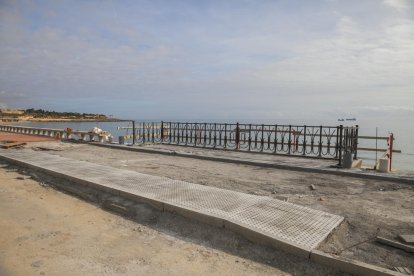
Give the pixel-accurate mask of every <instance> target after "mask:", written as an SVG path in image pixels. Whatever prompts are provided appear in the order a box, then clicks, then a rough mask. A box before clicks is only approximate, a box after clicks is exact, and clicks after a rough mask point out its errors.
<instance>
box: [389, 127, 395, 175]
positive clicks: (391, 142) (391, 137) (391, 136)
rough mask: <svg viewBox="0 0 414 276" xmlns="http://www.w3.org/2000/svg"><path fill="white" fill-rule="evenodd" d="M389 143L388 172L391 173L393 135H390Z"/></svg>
mask: <svg viewBox="0 0 414 276" xmlns="http://www.w3.org/2000/svg"><path fill="white" fill-rule="evenodd" d="M389 139H390V141H389V144H390V145H389V149H390V172H391V169H392V150H393V146H394V134H393V133H391V134H390V138H389Z"/></svg>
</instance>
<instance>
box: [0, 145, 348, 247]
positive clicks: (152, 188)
mask: <svg viewBox="0 0 414 276" xmlns="http://www.w3.org/2000/svg"><path fill="white" fill-rule="evenodd" d="M0 157H2V158H3V159H6V160H8V161H10V162H14V163H19V164H21V165H26V166H27V165H29V166H31V167H34V168H38V169H41V170H45V171H47V172H49V173H52V174H54V175H59V176H62V177H66V178H70V179H71V180H72V181H75V182H78V183H83V184H87V185H89V186H93V187H94V188H96V189H100V190H105V191H107V192H110V193H113V194H116V195H120V196H123V197H127V198H129V199H133V200H136V201H139V202H145V203H149V204H152V205H153V206H156V207H158V208H160V209H162V210H165V211H173V212H177V213H180V214H182V215H184V216H186V217H189V218H192V219H196V220H200V221H204V222H206V223H209V224H213V225H218V226H224V227H226V228H229V229H230V230H233V231H235V232H238V233H240V234H242V235H244V236H246V237H247V238H248V239H251V240H253V241H258V242H263V243H266V244H269V245H272V246H275V247H279V248H281V249H283V250H286V251H288V252H292V253H294V254H297V255H308V254H309V253H310V251H311V250H312V249H315V248H316V247H317V246H318V245H319V244H320V243H321V242H322V241H323V240H324V239H325V238H326V237H327V236H328V235H329V233H330V232H331V231H332V230H333V229H334V228H335V227H337V226H338V225H339V224H340V223H341V222H342V220H343V217H340V216H337V215H333V214H329V213H326V212H322V211H318V210H314V209H311V208H307V207H302V206H299V205H296V204H292V203H289V202H284V201H280V200H277V199H272V198H269V197H263V196H257V195H250V194H244V193H239V192H235V191H230V190H225V189H218V188H214V187H208V186H203V185H198V184H193V183H188V182H184V181H178V180H172V179H169V178H164V177H157V176H151V175H146V174H141V173H138V172H133V171H127V170H121V169H115V168H112V167H107V166H102V165H97V164H93V163H89V162H84V161H78V160H73V159H68V158H63V157H60V156H56V155H50V154H47V153H40V152H32V151H28V150H0Z"/></svg>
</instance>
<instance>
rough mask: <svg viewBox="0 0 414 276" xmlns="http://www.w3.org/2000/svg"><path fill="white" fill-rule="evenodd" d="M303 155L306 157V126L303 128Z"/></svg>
mask: <svg viewBox="0 0 414 276" xmlns="http://www.w3.org/2000/svg"><path fill="white" fill-rule="evenodd" d="M302 150H303V155H306V125H305V126H303V149H302Z"/></svg>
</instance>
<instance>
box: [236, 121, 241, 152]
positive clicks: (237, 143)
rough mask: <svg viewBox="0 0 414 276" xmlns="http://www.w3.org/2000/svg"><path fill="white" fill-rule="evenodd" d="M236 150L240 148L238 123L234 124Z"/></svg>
mask: <svg viewBox="0 0 414 276" xmlns="http://www.w3.org/2000/svg"><path fill="white" fill-rule="evenodd" d="M235 140H236V149H239V147H240V127H239V123H238V122H237V124H236V137H235Z"/></svg>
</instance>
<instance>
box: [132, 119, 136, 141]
mask: <svg viewBox="0 0 414 276" xmlns="http://www.w3.org/2000/svg"><path fill="white" fill-rule="evenodd" d="M132 144H133V145H135V121H132Z"/></svg>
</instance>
